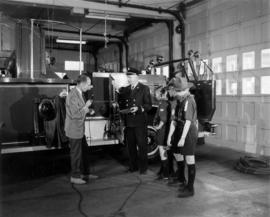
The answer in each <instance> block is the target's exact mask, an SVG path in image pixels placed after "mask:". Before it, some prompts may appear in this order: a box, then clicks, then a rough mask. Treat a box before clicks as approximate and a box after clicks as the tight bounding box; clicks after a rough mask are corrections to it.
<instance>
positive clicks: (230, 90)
mask: <svg viewBox="0 0 270 217" xmlns="http://www.w3.org/2000/svg"><path fill="white" fill-rule="evenodd" d="M226 94H227V95H236V94H237V81H235V80H229V79H227V80H226Z"/></svg>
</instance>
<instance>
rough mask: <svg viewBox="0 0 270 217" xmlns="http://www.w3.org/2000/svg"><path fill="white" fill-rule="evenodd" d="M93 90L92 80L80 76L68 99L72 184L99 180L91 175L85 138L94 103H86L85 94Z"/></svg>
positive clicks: (68, 132) (67, 132)
mask: <svg viewBox="0 0 270 217" xmlns="http://www.w3.org/2000/svg"><path fill="white" fill-rule="evenodd" d="M91 88H92V86H91V79H90V78H89V77H88V76H86V75H80V76H79V77H78V78H77V85H76V87H75V88H73V89H72V90H71V91H70V93H69V94H68V96H67V99H66V121H65V133H66V136H67V137H68V138H69V146H70V157H71V177H70V182H71V183H74V184H85V183H86V181H85V180H87V179H89V178H97V177H96V176H94V175H90V174H89V163H88V156H87V143H86V140H85V136H84V131H85V129H84V125H85V124H84V121H85V117H86V114H87V113H88V112H89V106H90V105H91V104H92V101H91V100H87V101H86V102H85V101H84V97H83V92H86V91H88V90H90V89H91Z"/></svg>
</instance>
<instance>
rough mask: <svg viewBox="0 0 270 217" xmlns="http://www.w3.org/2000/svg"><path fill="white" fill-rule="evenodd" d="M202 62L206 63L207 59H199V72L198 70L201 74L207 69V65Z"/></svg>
mask: <svg viewBox="0 0 270 217" xmlns="http://www.w3.org/2000/svg"><path fill="white" fill-rule="evenodd" d="M204 63H206V64H207V65H208V60H207V59H205V60H203V61H201V66H200V72H199V74H200V75H202V74H203V73H204V72H205V71H206V70H207V67H206V65H205V64H204Z"/></svg>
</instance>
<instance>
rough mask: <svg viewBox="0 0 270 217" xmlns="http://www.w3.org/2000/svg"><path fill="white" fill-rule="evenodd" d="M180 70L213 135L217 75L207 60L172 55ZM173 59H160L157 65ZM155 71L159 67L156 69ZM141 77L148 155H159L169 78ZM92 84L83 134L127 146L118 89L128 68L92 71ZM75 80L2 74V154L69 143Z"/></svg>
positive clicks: (202, 123) (94, 142) (203, 125)
mask: <svg viewBox="0 0 270 217" xmlns="http://www.w3.org/2000/svg"><path fill="white" fill-rule="evenodd" d="M173 62H174V63H177V62H178V63H179V64H178V69H179V73H182V74H183V76H186V77H187V78H188V80H189V81H190V82H193V84H194V87H193V88H192V89H191V92H192V94H194V95H195V100H196V102H197V108H198V121H199V137H200V138H204V137H205V136H209V135H213V134H215V127H216V125H215V124H213V123H211V120H212V117H213V114H214V112H215V100H216V93H215V80H214V76H213V72H212V70H211V68H210V67H209V66H208V65H207V63H206V62H204V61H203V60H201V59H199V58H198V57H196V55H193V56H191V55H189V57H188V58H185V59H179V60H174V61H173ZM168 63H169V62H163V63H157V64H155V65H153V69H155V68H157V67H159V66H161V65H166V64H168ZM153 71H155V70H153ZM139 81H140V82H141V83H143V84H146V85H147V86H148V87H149V88H150V92H151V96H152V102H153V108H152V109H151V111H150V112H149V113H148V138H147V141H148V157H149V159H151V158H155V157H156V156H158V147H157V144H156V143H155V136H156V130H155V128H154V127H153V126H152V125H153V123H152V122H153V117H154V114H155V112H156V109H157V105H158V103H157V101H156V99H155V97H154V90H155V88H156V87H157V86H165V85H166V82H167V78H166V77H164V76H161V75H155V74H152V75H140V76H139ZM92 84H93V89H92V90H91V91H90V92H88V93H86V94H87V95H86V98H88V99H89V98H91V99H93V105H92V106H93V107H92V108H93V110H94V111H95V113H94V114H93V115H91V116H90V115H89V116H87V117H86V120H85V137H86V141H87V144H88V146H89V147H96V146H99V147H105V146H114V145H125V140H124V126H123V125H122V121H121V117H120V115H119V111H118V110H117V106H116V105H117V100H116V93H117V89H118V88H120V87H123V86H126V85H128V83H127V77H126V75H125V74H124V73H98V72H97V73H93V74H92ZM75 85H76V84H75V82H74V81H72V80H60V79H59V80H58V79H46V80H44V79H16V80H12V79H11V78H6V79H1V83H0V86H1V88H0V99H1V100H0V101H1V102H0V105H1V111H2V112H1V129H0V130H1V131H0V132H1V153H2V154H9V153H18V152H31V151H44V150H51V151H53V150H55V149H62V148H67V147H68V144H67V138H66V137H65V135H64V131H63V126H64V117H65V107H64V104H65V94H63V92H67V93H68V91H70V89H71V88H74V87H75Z"/></svg>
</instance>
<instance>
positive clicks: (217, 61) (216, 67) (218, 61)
mask: <svg viewBox="0 0 270 217" xmlns="http://www.w3.org/2000/svg"><path fill="white" fill-rule="evenodd" d="M212 67H213V71H214V73H220V72H222V57H216V58H213V60H212Z"/></svg>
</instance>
